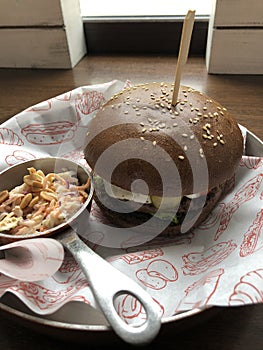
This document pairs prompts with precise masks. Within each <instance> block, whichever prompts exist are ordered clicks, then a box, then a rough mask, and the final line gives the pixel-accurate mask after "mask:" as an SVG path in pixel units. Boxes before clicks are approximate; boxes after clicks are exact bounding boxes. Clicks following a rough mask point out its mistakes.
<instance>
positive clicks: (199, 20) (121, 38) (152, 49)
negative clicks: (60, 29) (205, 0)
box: [82, 15, 210, 57]
mask: <svg viewBox="0 0 263 350" xmlns="http://www.w3.org/2000/svg"><path fill="white" fill-rule="evenodd" d="M209 18H210V16H209V15H207V16H196V18H195V23H194V28H193V34H192V40H191V45H190V50H189V56H203V57H205V53H206V42H207V34H208V25H209ZM82 19H83V25H84V32H85V38H86V45H87V52H88V54H127V53H129V54H162V53H163V54H178V52H179V47H180V39H181V32H182V26H183V21H184V17H183V16H149V17H145V16H136V17H132V16H115V17H88V16H83V17H82Z"/></svg>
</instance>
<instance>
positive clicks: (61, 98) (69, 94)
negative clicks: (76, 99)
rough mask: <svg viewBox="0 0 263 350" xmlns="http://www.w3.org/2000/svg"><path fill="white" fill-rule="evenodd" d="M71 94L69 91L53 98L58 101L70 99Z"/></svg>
mask: <svg viewBox="0 0 263 350" xmlns="http://www.w3.org/2000/svg"><path fill="white" fill-rule="evenodd" d="M71 95H72V92H71V91H69V92H65V93H64V94H62V95H59V96H56V97H55V99H56V100H59V101H70V99H71Z"/></svg>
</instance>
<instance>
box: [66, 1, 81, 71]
mask: <svg viewBox="0 0 263 350" xmlns="http://www.w3.org/2000/svg"><path fill="white" fill-rule="evenodd" d="M61 10H62V14H63V19H64V26H65V30H66V35H67V43H68V49H69V55H70V60H71V66H72V67H74V66H75V65H76V64H77V63H78V62H79V60H80V59H81V58H82V57H83V56H84V55H85V54H86V52H87V49H86V40H85V33H84V27H83V22H82V18H81V14H80V5H79V0H63V1H61Z"/></svg>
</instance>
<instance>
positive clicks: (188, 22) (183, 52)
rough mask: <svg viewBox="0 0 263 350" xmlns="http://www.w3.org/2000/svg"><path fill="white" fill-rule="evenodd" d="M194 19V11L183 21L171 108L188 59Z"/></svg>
mask: <svg viewBox="0 0 263 350" xmlns="http://www.w3.org/2000/svg"><path fill="white" fill-rule="evenodd" d="M194 19H195V11H192V10H189V11H188V13H187V15H186V16H185V19H184V24H183V30H182V36H181V42H180V49H179V54H178V61H177V65H176V72H175V80H174V89H173V97H172V105H173V106H175V105H176V103H177V98H178V92H179V87H180V81H181V75H182V70H183V66H184V65H185V63H186V61H187V57H188V51H189V46H190V42H191V36H192V31H193V26H194Z"/></svg>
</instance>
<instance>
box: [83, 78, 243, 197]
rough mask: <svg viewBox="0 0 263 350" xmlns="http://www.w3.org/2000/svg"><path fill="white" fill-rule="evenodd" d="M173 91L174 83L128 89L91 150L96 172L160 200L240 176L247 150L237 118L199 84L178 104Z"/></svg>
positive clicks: (91, 139)
mask: <svg viewBox="0 0 263 350" xmlns="http://www.w3.org/2000/svg"><path fill="white" fill-rule="evenodd" d="M172 93H173V84H171V83H148V84H140V85H136V86H133V87H128V88H126V89H124V90H123V91H121V92H120V93H118V94H116V95H114V96H113V97H112V98H111V99H110V100H109V101H108V102H107V103H106V104H105V105H104V106H103V107H102V108H101V109H100V110H99V111H98V112H97V114H96V116H95V117H94V118H93V119H92V120H91V122H90V124H89V132H88V133H87V138H86V145H85V150H84V156H85V159H86V160H87V162H88V164H89V165H90V166H91V168H92V169H93V170H94V172H95V173H96V174H98V175H99V176H101V177H102V178H104V179H105V180H107V181H108V182H111V183H112V184H113V185H116V186H119V187H121V188H123V189H125V190H131V188H132V187H131V186H132V184H133V185H135V184H137V187H136V186H135V188H134V187H133V188H132V189H133V190H134V192H138V193H149V194H150V195H157V196H162V195H166V196H167V193H168V194H169V195H170V196H174V195H179V196H181V195H187V194H192V193H200V192H207V191H208V189H210V188H213V187H215V186H217V185H219V184H221V183H223V182H224V181H225V180H227V179H229V178H231V177H232V175H233V174H234V172H235V170H236V168H237V165H238V163H239V161H240V159H241V157H242V152H243V137H242V134H241V131H240V129H239V127H238V125H237V123H236V121H235V120H234V119H233V118H232V116H231V115H230V114H229V112H228V111H227V110H226V108H224V107H223V106H222V105H220V104H219V103H218V102H217V101H215V100H213V99H211V98H210V97H208V96H206V95H205V94H203V93H201V92H199V91H196V90H195V89H193V88H191V87H187V86H180V89H179V94H178V101H177V103H176V105H175V106H173V105H172V104H171V103H172ZM138 179H142V180H144V181H145V182H146V184H147V186H148V187H147V186H145V183H143V182H142V181H140V182H138V181H137V182H135V183H133V182H134V181H135V180H138ZM140 185H141V186H140ZM138 186H139V187H138Z"/></svg>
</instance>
